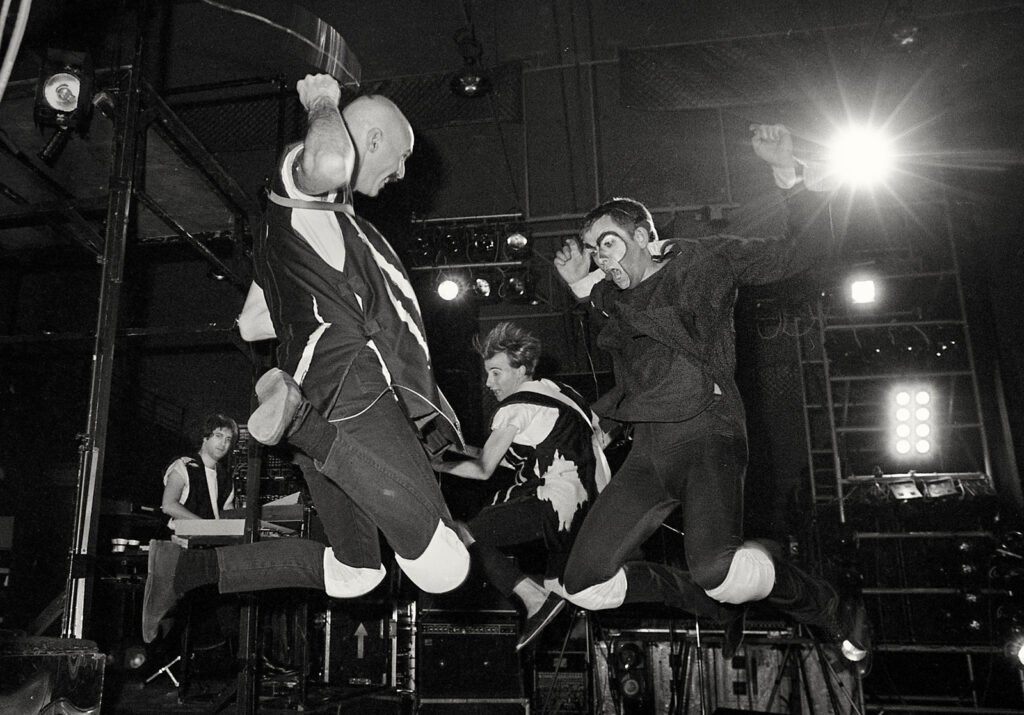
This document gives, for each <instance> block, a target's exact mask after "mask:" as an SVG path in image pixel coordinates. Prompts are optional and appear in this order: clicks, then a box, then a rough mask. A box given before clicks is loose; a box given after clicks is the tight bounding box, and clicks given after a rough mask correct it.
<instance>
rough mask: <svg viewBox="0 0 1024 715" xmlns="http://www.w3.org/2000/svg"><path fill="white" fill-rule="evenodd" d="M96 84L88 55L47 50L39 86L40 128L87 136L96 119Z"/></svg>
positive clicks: (38, 112) (37, 92) (37, 106)
mask: <svg viewBox="0 0 1024 715" xmlns="http://www.w3.org/2000/svg"><path fill="white" fill-rule="evenodd" d="M92 83H93V71H92V61H91V59H90V57H89V55H88V54H86V53H85V52H69V51H67V50H59V49H55V48H52V47H51V48H49V49H47V50H46V59H45V60H44V61H43V65H42V68H41V70H40V73H39V81H38V83H37V84H36V103H35V110H34V112H33V116H34V118H35V121H36V124H37V125H39V126H41V127H58V128H62V129H77V130H79V131H82V132H84V131H85V130H86V129H87V128H88V122H89V119H90V118H91V116H92Z"/></svg>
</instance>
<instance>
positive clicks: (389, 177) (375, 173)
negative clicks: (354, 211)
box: [355, 121, 415, 197]
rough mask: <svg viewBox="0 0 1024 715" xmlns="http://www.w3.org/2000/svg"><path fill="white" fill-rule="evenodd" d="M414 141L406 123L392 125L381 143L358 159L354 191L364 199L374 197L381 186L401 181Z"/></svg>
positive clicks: (380, 189)
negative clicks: (364, 197) (363, 196)
mask: <svg viewBox="0 0 1024 715" xmlns="http://www.w3.org/2000/svg"><path fill="white" fill-rule="evenodd" d="M414 143H415V137H414V136H413V132H412V127H410V126H409V124H408V123H407V122H404V121H403V122H396V123H395V125H394V126H391V127H388V128H386V129H385V132H384V135H383V137H382V140H381V142H380V143H379V144H378V145H377V146H376V147H373V148H372V149H370V148H368V149H367V151H365V152H364V154H363V156H362V157H360V160H361V162H360V165H359V170H358V171H359V174H358V176H357V177H356V184H355V190H356V191H358V192H359V193H361V194H363V195H365V196H371V197H373V196H377V195H378V194H379V193H380V192H381V191H382V190H383V189H384V187H385V186H387V185H388V184H390V183H391V182H393V181H401V180H402V179H403V178H404V177H405V162H406V160H407V159H408V158H409V157H410V156H411V155H412V150H413V144H414Z"/></svg>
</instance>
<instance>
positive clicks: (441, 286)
mask: <svg viewBox="0 0 1024 715" xmlns="http://www.w3.org/2000/svg"><path fill="white" fill-rule="evenodd" d="M437 295H438V296H440V298H441V300H446V301H449V302H450V301H453V300H455V299H456V298H458V297H459V296H460V295H462V285H461V283H460V281H459V280H458V279H456V278H455V277H453V276H441V278H440V279H439V280H438V281H437Z"/></svg>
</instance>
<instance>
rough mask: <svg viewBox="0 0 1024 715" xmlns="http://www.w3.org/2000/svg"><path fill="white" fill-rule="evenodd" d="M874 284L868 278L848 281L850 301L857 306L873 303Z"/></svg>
mask: <svg viewBox="0 0 1024 715" xmlns="http://www.w3.org/2000/svg"><path fill="white" fill-rule="evenodd" d="M876 295H877V294H876V292H875V282H874V281H873V280H871V279H870V278H867V279H862V280H854V281H850V300H852V301H853V302H854V303H856V304H858V305H862V304H865V303H874V302H875V298H876Z"/></svg>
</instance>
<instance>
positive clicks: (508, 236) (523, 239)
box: [501, 226, 532, 261]
mask: <svg viewBox="0 0 1024 715" xmlns="http://www.w3.org/2000/svg"><path fill="white" fill-rule="evenodd" d="M504 233H505V240H504V241H502V244H501V251H502V255H504V256H505V259H506V260H509V261H522V260H524V259H526V258H529V257H530V253H531V251H532V246H531V245H530V237H529V235H527V233H526V229H524V228H523V227H522V226H510V227H507V228H506V229H505V232H504Z"/></svg>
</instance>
